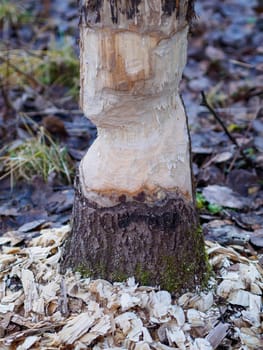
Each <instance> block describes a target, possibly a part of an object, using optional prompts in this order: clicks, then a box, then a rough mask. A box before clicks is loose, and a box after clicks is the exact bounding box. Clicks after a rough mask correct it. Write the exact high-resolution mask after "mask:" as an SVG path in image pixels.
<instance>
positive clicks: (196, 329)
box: [0, 226, 263, 350]
mask: <svg viewBox="0 0 263 350" xmlns="http://www.w3.org/2000/svg"><path fill="white" fill-rule="evenodd" d="M68 232H69V226H63V227H61V228H56V229H45V230H42V231H41V233H40V236H39V237H36V238H34V239H32V240H31V241H30V242H28V243H27V244H26V246H24V247H18V246H17V240H12V239H11V238H10V237H13V236H15V234H12V232H8V233H7V234H6V235H4V236H3V237H1V240H0V245H1V254H0V297H1V301H0V336H1V338H0V348H1V349H3V350H11V349H14V348H15V349H18V350H28V349H35V350H36V349H47V350H48V349H50V350H51V349H61V350H62V349H73V348H74V349H76V350H81V349H94V350H100V349H116V350H117V349H123V350H125V349H127V350H169V349H181V350H212V349H216V348H217V347H218V346H219V345H221V346H228V347H229V348H231V349H245V350H249V349H260V348H261V347H263V342H262V338H261V334H262V313H261V305H262V287H263V276H262V268H261V267H260V265H259V264H258V261H257V260H256V259H255V256H253V258H251V259H249V257H245V256H243V255H241V253H239V252H238V250H235V249H234V248H233V247H229V248H228V247H222V246H220V245H219V244H217V243H212V242H206V245H207V252H208V254H209V259H210V262H211V265H212V266H213V269H214V277H213V278H211V280H210V288H209V289H208V290H206V291H202V292H196V293H189V292H188V293H185V294H183V295H181V296H179V297H178V298H174V297H172V296H171V294H170V293H168V292H167V291H163V290H158V288H153V287H149V286H139V285H138V284H136V281H135V280H134V278H133V277H131V278H129V279H128V280H127V281H125V282H123V283H113V284H112V283H110V282H108V281H105V280H100V279H97V280H92V279H90V278H82V277H81V276H80V274H79V273H73V272H72V271H68V272H67V273H66V274H64V275H63V276H62V275H60V273H59V264H58V262H59V258H60V251H61V245H62V243H63V241H64V239H65V236H66V234H67V233H68ZM13 245H16V246H15V247H13ZM233 339H234V340H235V341H233Z"/></svg>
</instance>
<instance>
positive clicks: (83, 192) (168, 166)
mask: <svg viewBox="0 0 263 350" xmlns="http://www.w3.org/2000/svg"><path fill="white" fill-rule="evenodd" d="M81 13H82V17H81V22H80V23H81V24H80V74H81V77H80V79H81V93H80V96H81V98H80V100H81V106H82V108H83V111H84V113H85V115H86V116H88V117H89V118H90V119H91V120H92V121H93V122H94V123H95V124H96V125H97V128H98V137H97V139H96V140H95V142H94V143H93V145H92V146H91V147H90V149H89V151H88V152H87V154H86V155H85V157H84V158H83V160H82V161H81V164H80V167H79V175H78V178H77V181H76V195H75V203H74V209H73V226H72V232H71V235H70V236H69V237H68V239H67V241H66V243H65V246H64V249H63V257H62V261H61V267H62V270H63V271H65V269H66V268H67V267H73V268H75V269H77V270H79V271H82V272H83V273H85V274H86V275H90V276H92V277H96V278H105V279H108V280H111V281H113V280H121V279H125V278H127V277H128V276H135V277H136V279H137V281H138V282H140V283H143V284H151V285H159V286H161V288H166V289H168V290H170V291H179V290H186V289H188V290H190V289H193V288H195V287H196V286H199V285H200V284H202V282H203V281H204V279H205V277H204V276H205V275H206V269H207V265H206V259H205V251H204V241H203V237H202V234H201V231H200V228H199V224H198V219H197V213H196V211H195V208H194V200H193V189H192V174H191V157H190V141H189V133H188V125H187V119H186V115H185V111H184V107H183V105H182V101H181V98H180V96H179V93H178V85H179V82H180V80H181V76H182V71H183V68H184V65H185V62H186V48H187V33H188V22H189V17H190V14H191V13H192V1H187V0H180V1H179V0H178V1H175V2H173V3H171V2H169V1H165V2H163V1H161V0H143V1H139V2H132V3H127V2H125V3H122V2H121V3H112V2H111V1H108V0H102V1H93V2H92V1H90V0H89V1H88V0H85V1H84V2H83V4H82V11H81Z"/></svg>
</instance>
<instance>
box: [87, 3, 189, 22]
mask: <svg viewBox="0 0 263 350" xmlns="http://www.w3.org/2000/svg"><path fill="white" fill-rule="evenodd" d="M103 1H107V2H108V3H109V6H110V9H111V20H112V23H114V24H117V23H118V17H119V14H120V13H122V14H125V15H126V18H127V20H130V19H133V18H134V17H135V16H136V15H138V14H139V9H138V6H139V4H140V2H141V0H131V1H126V2H122V3H121V5H120V3H119V1H117V0H81V1H80V22H81V23H82V24H84V23H85V24H86V25H92V24H94V23H99V22H100V21H101V15H100V12H101V8H102V5H103ZM161 3H162V11H163V14H164V15H166V16H171V15H172V14H173V13H174V11H177V13H176V16H177V17H179V16H180V6H181V4H182V3H183V5H185V4H186V6H187V9H186V11H185V13H186V20H187V21H188V22H189V23H190V22H191V20H192V18H194V17H195V11H194V0H188V1H186V0H161Z"/></svg>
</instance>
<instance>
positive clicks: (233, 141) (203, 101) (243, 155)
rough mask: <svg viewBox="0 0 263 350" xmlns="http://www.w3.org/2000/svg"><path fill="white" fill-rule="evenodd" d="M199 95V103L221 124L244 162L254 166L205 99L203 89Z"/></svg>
mask: <svg viewBox="0 0 263 350" xmlns="http://www.w3.org/2000/svg"><path fill="white" fill-rule="evenodd" d="M201 95H202V102H201V105H203V106H205V107H206V108H207V109H208V110H209V112H211V114H212V115H213V116H214V117H215V119H216V121H217V122H218V123H219V124H220V125H221V127H222V128H223V130H224V132H225V133H226V135H227V137H228V138H229V140H230V141H231V142H232V143H233V144H234V145H236V147H237V149H238V151H239V152H240V155H241V157H242V158H243V159H244V161H245V163H246V164H247V165H248V166H249V167H254V162H253V161H252V159H250V158H248V157H247V155H246V154H245V153H244V151H243V150H242V148H241V147H240V146H239V144H238V142H237V140H236V139H235V137H234V136H233V135H231V133H230V132H229V131H228V129H227V127H226V126H225V124H224V122H223V120H222V119H221V118H220V117H219V115H218V114H217V113H216V111H215V110H214V109H213V107H212V106H211V105H210V104H209V102H208V101H207V98H206V95H205V93H204V91H201Z"/></svg>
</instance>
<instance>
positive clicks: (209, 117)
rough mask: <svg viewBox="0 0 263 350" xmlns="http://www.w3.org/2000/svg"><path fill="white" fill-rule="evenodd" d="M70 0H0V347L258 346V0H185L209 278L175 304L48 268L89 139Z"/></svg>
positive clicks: (187, 87)
mask: <svg viewBox="0 0 263 350" xmlns="http://www.w3.org/2000/svg"><path fill="white" fill-rule="evenodd" d="M21 3H23V4H21ZM76 3H77V1H75V0H74V1H73V0H67V1H63V2H61V1H60V2H59V1H50V2H49V1H43V2H42V4H41V2H35V1H33V0H24V1H23V2H18V1H1V2H0V36H1V39H2V40H1V43H0V47H1V50H0V77H1V80H0V234H1V237H0V245H1V249H2V251H1V255H0V266H1V268H0V273H1V280H2V282H0V285H1V291H0V294H1V304H0V336H2V341H3V342H2V344H3V345H2V347H1V349H2V348H3V349H5V348H6V349H9V348H10V349H11V348H19V345H17V344H20V345H21V344H22V343H23V342H25V339H29V340H27V341H28V344H29V345H27V344H24V345H23V346H22V345H21V348H20V349H30V348H31V349H38V348H41V349H53V348H54V349H55V348H58V347H59V346H60V347H59V348H60V349H75V348H76V349H77V348H78V349H86V348H87V346H88V348H96V346H98V347H97V349H100V348H107V346H108V348H113V345H112V344H115V347H116V348H122V349H125V348H129V349H137V350H139V349H169V348H177V347H178V348H180V349H184V348H186V349H188V348H190V347H191V346H192V349H209V346H211V344H212V348H216V347H217V346H219V347H218V348H221V349H231V348H236V349H241V348H242V349H250V348H251V349H259V348H263V344H262V343H260V341H262V339H261V340H260V333H262V328H260V327H261V326H260V325H261V324H262V323H261V324H260V322H262V319H261V320H260V317H262V309H261V306H260V304H261V302H260V294H261V293H262V287H263V284H262V283H263V282H262V268H263V255H262V254H263V103H262V100H263V3H262V0H250V1H247V0H225V1H209V0H202V1H201V0H200V1H197V2H196V13H197V20H196V23H194V24H193V26H192V28H191V33H190V36H189V48H188V63H187V66H186V68H185V71H184V76H183V81H182V83H181V91H182V95H183V99H184V103H185V107H186V110H187V113H188V117H189V124H190V132H191V139H192V153H193V171H194V176H195V182H196V189H197V194H196V201H197V206H198V209H199V212H200V220H201V224H202V227H203V231H204V234H205V239H206V240H207V249H208V252H209V254H210V255H209V256H210V258H211V263H212V265H213V267H214V271H215V278H214V285H213V288H212V287H211V288H212V289H211V291H210V292H207V293H206V294H204V295H199V296H197V295H188V296H184V297H183V296H182V297H181V299H180V300H175V299H173V298H170V297H169V296H168V295H167V294H165V293H161V294H158V291H156V290H154V289H151V288H149V287H139V286H136V284H134V281H132V280H129V281H128V282H126V283H123V284H116V285H111V284H109V283H106V282H105V281H104V282H103V281H97V282H96V281H95V282H94V281H87V280H85V281H83V280H74V278H75V277H73V276H72V275H70V274H69V275H67V276H65V278H64V279H63V278H62V276H60V275H59V274H58V273H57V270H56V268H57V267H56V266H57V261H58V260H57V259H58V256H59V246H60V244H61V240H62V239H63V235H64V234H65V231H66V230H67V229H68V228H67V227H68V226H67V224H68V223H69V221H70V215H71V209H72V204H73V199H74V190H73V180H74V173H75V169H76V167H77V166H78V164H79V161H80V159H81V158H82V157H83V155H84V154H85V153H86V151H87V149H88V147H89V146H90V145H91V143H92V142H93V140H94V138H95V137H96V128H95V127H94V125H92V123H91V122H90V121H89V120H88V119H87V118H85V117H84V116H83V113H82V112H81V111H80V110H79V107H78V103H77V100H78V88H79V85H78V84H79V75H78V70H79V61H78V9H77V7H76ZM43 230H44V231H43ZM50 234H53V235H55V236H56V235H57V242H54V240H52V239H51V238H50ZM51 248H52V249H51ZM14 257H16V259H15V260H12V259H14ZM47 258H48V259H50V260H49V262H46V260H48V259H47ZM48 268H50V273H49V275H48ZM30 271H31V272H30ZM47 275H48V276H47ZM52 279H53V282H54V283H53V285H51V287H50V284H47V281H52ZM225 280H227V281H228V282H227V283H226V282H224V281H225ZM223 282H224V284H223V286H221V287H219V286H220V285H221V283H223ZM74 283H75V284H74ZM211 283H212V282H211ZM212 284H213V283H212ZM226 284H228V286H226ZM45 285H46V286H47V285H49V287H50V290H48V287H46V289H45V288H44V286H45ZM73 285H75V287H74V288H73ZM65 286H67V292H65V288H66V287H65ZM26 287H29V288H31V290H32V292H30V293H31V294H29V295H28V294H27V295H25V294H24V293H23V289H24V288H26ZM70 288H72V290H71V289H70ZM43 290H44V291H43ZM32 293H33V294H32ZM41 293H42V294H41ZM45 293H46V294H45ZM63 293H64V295H63ZM74 293H75V294H74ZM85 293H86V294H87V295H88V296H91V297H90V300H92V301H93V302H94V303H93V304H92V305H91V304H89V303H87V295H86V296H84V294H85ZM169 298H170V299H169ZM36 299H39V300H40V301H39V300H38V302H36ZM146 299H147V300H146ZM34 300H35V305H34V306H33V304H34ZM65 300H66V301H65ZM200 300H201V301H200ZM40 304H41V305H40ZM95 304H96V305H95ZM65 305H66V306H65ZM87 305H88V306H87ZM98 305H99V307H98ZM109 305H111V306H109ZM142 305H144V306H143V307H142ZM156 305H157V306H156ZM200 305H201V306H200ZM215 305H217V306H216V307H215ZM219 305H220V306H219ZM175 306H176V307H175ZM89 307H90V308H91V309H89ZM159 308H161V309H162V311H160V309H159ZM189 309H191V310H196V312H198V313H195V311H191V312H190V313H189ZM18 310H19V311H18ZM78 310H79V311H78ZM80 310H81V311H82V313H80V314H79V315H78V312H80ZM109 310H111V311H109ZM112 310H114V311H113V314H111V312H112ZM145 310H146V311H145ZM182 310H183V311H182ZM211 310H212V311H213V312H212V311H211ZM58 313H59V314H58ZM83 313H84V314H85V313H86V316H87V315H89V317H91V315H93V316H94V318H92V317H93V316H92V317H91V319H93V321H91V323H90V325H89V326H87V327H88V328H87V329H86V328H85V329H83V330H82V331H81V332H82V333H81V332H79V333H78V332H77V331H76V332H77V333H76V334H75V336H72V337H73V338H67V339H68V340H67V341H65V342H64V343H65V344H67V345H61V344H64V343H63V341H62V340H61V339H62V338H63V339H65V338H64V334H65V333H63V329H64V328H63V327H66V328H65V329H64V332H66V333H69V332H70V331H69V329H71V331H72V332H73V331H74V329H75V328H74V327H76V329H77V328H79V327H80V326H79V325H80V324H81V323H82V319H81V315H83ZM182 313H183V314H184V317H183V316H182ZM123 314H128V315H126V316H127V317H126V316H125V317H126V318H125V317H124V316H123V317H124V319H122V318H121V315H123ZM43 315H45V317H44V316H43ZM54 315H55V316H54ZM73 315H74V316H75V318H73ZM76 315H78V317H80V318H77V319H76V317H77V316H76ZM109 315H111V316H110V320H109V318H108V317H107V316H109ZM42 316H43V317H42ZM48 317H49V318H48ZM83 317H84V316H83ZM196 319H197V320H196ZM70 320H71V321H72V320H75V321H72V322H73V323H72V324H71V323H70V324H69V322H71V321H70ZM99 320H101V324H100V325H99V327H98V325H97V324H98V323H99ZM113 320H114V322H113ZM198 320H199V323H198ZM208 321H209V322H208ZM74 322H76V324H75V326H74ZM78 322H80V323H79V324H78ZM103 322H104V323H103ZM122 323H124V324H126V328H127V329H123V328H121V324H122ZM54 324H55V325H54ZM113 324H114V327H115V328H114V327H113V326H112V325H113ZM52 325H53V326H52ZM67 327H68V328H67ZM92 327H95V329H93V328H92ZM96 327H97V328H96ZM100 327H102V328H100ZM112 327H113V328H112ZM123 327H124V326H123ZM136 327H137V328H136ZM138 327H139V328H138ZM216 327H217V328H216ZM124 328H125V327H124ZM135 328H136V331H135ZM32 329H34V331H32ZM91 329H93V330H92V331H91ZM116 329H117V331H116ZM138 329H139V330H138ZM145 329H146V330H145ZM213 329H216V330H217V333H212V330H213ZM61 332H62V333H61ZM96 332H97V333H96ZM114 332H115V333H114ZM136 332H137V333H136ZM138 332H139V333H138ZM147 332H148V333H149V334H148V333H147ZM57 333H58V334H60V335H59V336H58V337H56V336H55V334H57ZM73 333H74V332H73ZM113 333H114V334H115V335H116V334H117V335H118V336H119V338H118V337H117V338H118V339H119V340H118V339H117V338H116V337H115V338H114V336H113ZM130 333H131V334H130ZM88 334H90V335H89V336H88ZM129 334H130V335H129ZM136 334H137V335H136ZM138 334H139V335H138ZM82 336H84V338H83V339H82V340H80V338H81V337H82ZM85 336H86V338H85ZM25 337H26V338H25ZM32 337H33V338H32ZM92 337H93V338H92ZM215 338H217V339H220V342H219V343H216V342H215V340H214V339H215ZM72 339H74V340H72ZM102 339H104V345H102V344H103V341H102ZM194 339H202V340H198V341H195V340H194ZM207 339H208V340H209V341H210V343H209V342H208V340H207ZM5 341H6V342H5ZM30 341H31V342H32V344H31V343H30ZM41 342H43V343H41ZM52 342H53V343H52ZM72 342H73V343H72ZM76 342H77V343H76ZM107 342H108V343H107ZM4 344H5V345H4ZM14 344H15V345H14ZM30 344H31V345H30ZM39 344H42V345H41V346H40V345H39ZM43 344H46V345H43ZM47 344H48V345H47ZM50 344H53V345H50ZM72 344H74V345H72ZM76 344H77V345H76ZM96 344H97V345H96ZM99 344H100V345H99ZM158 344H159V345H158ZM160 344H161V345H160ZM242 344H243V345H242ZM52 346H53V347H52ZM147 346H148V347H147ZM162 346H163V347H162Z"/></svg>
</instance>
